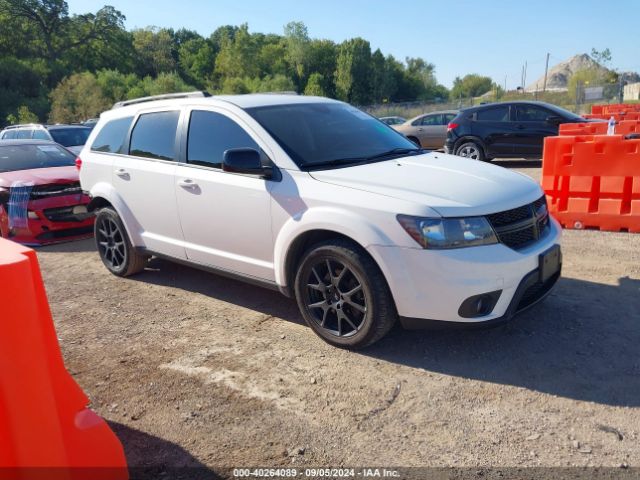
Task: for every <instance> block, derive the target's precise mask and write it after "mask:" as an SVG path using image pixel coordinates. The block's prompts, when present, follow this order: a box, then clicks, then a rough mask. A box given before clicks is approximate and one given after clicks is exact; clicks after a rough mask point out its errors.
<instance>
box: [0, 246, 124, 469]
mask: <svg viewBox="0 0 640 480" xmlns="http://www.w3.org/2000/svg"><path fill="white" fill-rule="evenodd" d="M70 294H71V295H72V294H73V293H72V292H70ZM0 312H1V313H0V319H1V320H2V321H1V322H0V478H2V479H3V480H4V479H7V478H9V479H14V478H15V479H20V480H25V479H27V480H32V479H45V478H46V479H72V480H78V479H87V480H88V479H91V480H94V479H105V480H106V479H109V480H125V479H127V478H128V472H127V464H126V460H125V456H124V451H123V449H122V445H121V444H120V441H119V440H118V438H117V437H116V436H115V434H114V433H113V432H112V431H111V429H110V428H109V426H108V425H107V423H106V422H105V421H104V420H103V419H102V418H100V417H99V416H98V415H96V414H95V413H94V412H93V411H91V410H89V409H88V408H87V405H88V404H89V400H88V398H87V396H86V395H85V394H84V393H83V392H82V390H81V389H80V387H79V386H78V385H77V384H76V382H75V381H74V380H73V378H71V375H69V373H68V372H67V371H66V370H65V367H64V363H63V361H62V355H61V353H60V348H59V346H58V340H57V337H56V332H55V328H54V325H53V320H52V318H51V312H50V310H49V304H48V302H47V297H46V293H45V290H44V286H43V284H42V277H41V275H40V269H39V266H38V260H37V257H36V254H35V252H34V251H33V250H31V249H30V248H26V247H23V246H21V245H18V244H17V243H14V242H11V241H8V240H4V239H1V238H0Z"/></svg>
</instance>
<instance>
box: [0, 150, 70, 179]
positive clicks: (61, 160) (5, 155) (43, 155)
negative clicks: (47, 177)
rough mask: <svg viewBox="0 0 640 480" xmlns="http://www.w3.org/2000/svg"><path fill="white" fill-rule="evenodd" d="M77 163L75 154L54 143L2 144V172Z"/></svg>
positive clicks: (0, 159) (0, 169) (0, 162)
mask: <svg viewBox="0 0 640 480" xmlns="http://www.w3.org/2000/svg"><path fill="white" fill-rule="evenodd" d="M72 165H75V156H74V155H73V154H71V153H70V152H68V151H67V150H65V149H64V148H61V147H59V146H58V145H53V144H43V145H2V146H0V172H14V171H16V170H31V169H34V168H49V167H68V166H72Z"/></svg>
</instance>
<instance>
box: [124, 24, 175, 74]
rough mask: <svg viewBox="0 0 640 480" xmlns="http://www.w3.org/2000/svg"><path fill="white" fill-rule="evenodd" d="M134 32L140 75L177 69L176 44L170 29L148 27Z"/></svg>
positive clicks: (134, 44) (134, 46) (134, 45)
mask: <svg viewBox="0 0 640 480" xmlns="http://www.w3.org/2000/svg"><path fill="white" fill-rule="evenodd" d="M132 34H133V48H134V49H135V54H136V59H137V60H136V65H137V68H136V70H137V73H138V74H139V75H140V76H146V75H151V76H157V75H158V74H160V73H166V72H173V71H175V70H176V68H177V62H176V60H175V57H174V48H175V44H174V43H173V37H172V35H171V32H170V31H169V30H167V29H166V28H161V29H159V28H157V27H148V28H139V29H137V30H134V31H133V33H132Z"/></svg>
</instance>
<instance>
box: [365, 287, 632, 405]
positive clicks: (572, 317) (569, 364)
mask: <svg viewBox="0 0 640 480" xmlns="http://www.w3.org/2000/svg"><path fill="white" fill-rule="evenodd" d="M638 345H640V280H633V279H629V278H622V279H620V281H619V285H617V286H610V285H603V284H599V283H592V282H586V281H582V280H575V279H570V278H562V279H561V280H560V281H559V283H558V285H557V287H556V289H555V290H554V292H553V293H552V295H551V296H550V297H549V298H547V300H546V301H545V302H543V303H541V304H539V305H537V306H535V307H533V308H532V309H530V310H528V311H525V312H523V313H522V314H520V315H519V316H518V317H516V318H515V319H514V320H512V321H511V322H510V323H507V324H505V325H503V326H501V327H496V328H492V329H485V330H448V331H424V332H418V333H411V332H406V331H402V330H399V329H396V330H394V331H392V332H391V333H390V335H389V336H388V337H386V338H384V339H383V340H382V341H380V342H379V343H377V344H375V345H373V346H372V347H371V348H369V349H367V350H366V351H364V352H363V354H364V355H368V356H372V357H376V358H379V359H383V360H386V361H389V362H393V363H397V364H402V365H407V366H410V367H413V368H419V369H424V370H428V371H432V372H439V373H443V374H446V375H453V376H457V377H463V378H470V379H475V380H481V381H485V382H492V383H498V384H505V385H513V386H516V387H522V388H526V389H530V390H537V391H540V392H544V393H548V394H552V395H557V396H561V397H566V398H572V399H575V400H585V401H590V402H595V403H601V404H607V405H616V406H633V407H637V406H639V405H640V395H639V394H638V392H640V356H639V355H638Z"/></svg>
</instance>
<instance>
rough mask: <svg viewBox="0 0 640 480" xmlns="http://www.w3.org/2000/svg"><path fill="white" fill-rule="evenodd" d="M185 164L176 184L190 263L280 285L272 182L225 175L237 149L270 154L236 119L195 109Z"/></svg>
mask: <svg viewBox="0 0 640 480" xmlns="http://www.w3.org/2000/svg"><path fill="white" fill-rule="evenodd" d="M184 129H185V131H186V134H185V135H184V137H183V138H184V140H186V141H183V150H182V151H183V154H182V155H183V160H184V161H183V162H182V163H180V164H179V165H178V166H177V167H176V172H175V177H174V182H175V185H176V200H177V205H178V214H179V216H180V224H181V226H182V232H183V236H184V242H185V248H186V254H187V258H188V259H189V260H192V261H195V262H198V263H201V264H204V265H209V266H212V267H215V268H218V269H222V270H225V271H231V272H234V273H240V274H243V275H246V276H251V277H255V278H259V279H263V280H270V281H272V280H274V278H275V275H274V270H273V236H272V231H271V195H270V193H269V192H270V189H271V186H272V181H270V180H266V179H264V178H260V177H257V176H255V175H243V174H235V173H228V172H225V171H223V170H222V168H221V167H222V159H223V156H224V152H225V151H226V150H229V149H233V148H254V149H256V150H258V151H262V152H264V151H265V148H266V147H265V146H264V145H261V144H259V142H261V141H260V139H259V138H258V137H257V136H256V135H255V134H254V133H253V132H252V131H251V130H250V128H249V127H248V126H247V125H246V124H245V123H244V122H243V121H242V120H241V119H240V118H238V117H236V116H234V115H233V114H232V113H230V112H228V111H226V110H223V109H218V108H212V109H193V110H191V111H190V112H188V114H187V117H185V125H184Z"/></svg>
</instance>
